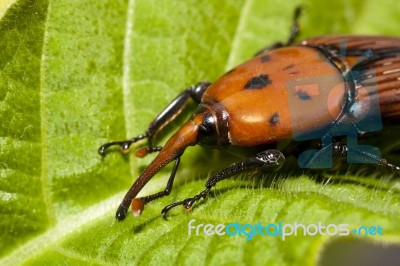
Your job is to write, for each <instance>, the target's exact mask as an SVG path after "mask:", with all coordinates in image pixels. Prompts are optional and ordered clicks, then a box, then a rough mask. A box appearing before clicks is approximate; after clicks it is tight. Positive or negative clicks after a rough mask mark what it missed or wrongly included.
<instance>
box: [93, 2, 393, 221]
mask: <svg viewBox="0 0 400 266" xmlns="http://www.w3.org/2000/svg"><path fill="white" fill-rule="evenodd" d="M300 12H301V8H297V9H296V11H295V13H294V19H293V21H294V22H293V25H292V28H291V32H290V36H289V38H288V40H287V41H286V42H285V43H275V44H273V45H271V46H268V47H266V48H264V49H262V50H261V51H260V52H258V53H257V54H256V55H255V57H254V58H252V59H250V60H249V61H247V62H245V63H243V64H241V65H239V66H237V67H235V68H233V69H232V70H230V71H228V72H227V73H225V74H224V75H223V76H222V77H220V78H219V79H218V80H216V81H215V82H214V83H211V82H207V81H203V82H199V83H198V84H196V85H193V86H190V87H189V88H187V89H185V90H184V91H183V92H182V93H180V94H179V95H178V96H177V97H176V98H175V99H174V100H173V101H172V102H171V103H170V104H169V105H168V106H167V107H166V108H165V109H164V110H163V111H162V112H161V113H160V114H159V115H158V116H157V117H156V118H155V119H154V120H153V121H152V122H151V123H150V124H149V126H148V128H147V130H146V131H145V133H143V134H140V135H138V136H136V137H134V138H132V139H129V140H125V141H116V142H109V143H106V144H104V145H102V146H101V147H100V148H99V150H98V152H99V154H100V155H102V156H105V154H106V150H107V149H108V148H109V147H110V146H114V145H117V146H120V148H121V149H122V151H123V152H128V151H129V149H130V146H131V145H132V144H133V143H135V142H137V141H139V140H143V139H147V140H148V142H149V146H147V147H143V148H140V149H138V150H137V152H136V155H137V156H138V157H143V156H146V155H147V154H148V153H151V152H158V154H157V156H156V157H155V159H154V160H153V161H152V162H151V163H150V164H149V165H148V166H147V167H146V168H145V169H144V170H143V172H142V173H141V174H140V176H139V177H138V178H137V179H136V181H135V182H134V184H133V185H132V187H131V188H130V189H129V191H128V192H127V193H126V195H125V197H124V198H123V200H122V202H121V204H120V205H119V207H118V210H117V212H116V218H117V219H118V220H123V219H125V217H126V214H127V212H128V209H129V207H131V208H132V210H133V212H134V215H135V216H137V215H140V214H141V212H142V211H143V209H144V205H145V204H147V203H148V202H150V201H153V200H155V199H158V198H161V197H164V196H167V195H169V194H170V192H171V189H172V185H173V182H174V178H175V175H176V172H177V170H178V166H179V163H180V157H181V156H182V154H183V153H184V151H185V149H186V148H187V147H189V146H193V145H197V144H199V145H202V146H206V147H212V148H218V149H223V148H227V147H242V148H245V149H247V148H249V149H250V148H252V147H258V148H260V149H264V150H263V151H261V152H259V153H257V154H256V155H255V156H253V157H250V158H248V159H245V160H241V161H239V162H236V163H233V164H232V165H230V166H228V167H227V168H225V169H223V170H221V171H219V172H217V173H216V174H214V175H212V176H211V177H210V178H209V179H208V180H207V181H206V184H205V187H206V188H205V189H204V190H203V191H201V192H200V193H199V194H197V195H195V196H194V197H190V198H187V199H185V200H183V201H179V202H175V203H172V204H170V205H168V206H166V207H165V208H164V209H163V210H162V211H161V213H162V215H163V217H164V218H165V219H166V214H167V212H168V211H169V210H170V209H172V208H174V207H176V206H179V205H183V206H184V207H185V208H186V209H190V208H191V207H192V206H193V204H194V203H196V202H198V201H199V200H201V199H203V198H206V197H207V195H208V193H209V192H210V190H211V189H212V187H214V186H215V185H216V184H217V183H218V182H219V181H221V180H223V179H226V178H228V177H231V176H234V175H237V174H239V173H243V172H248V171H250V170H254V169H265V170H268V169H278V168H279V167H280V166H281V165H282V164H283V162H284V161H285V157H286V156H287V155H290V154H292V153H293V152H294V149H293V147H294V146H293V145H288V146H287V147H286V148H284V149H283V150H278V149H277V144H279V143H280V142H282V141H287V140H293V143H294V141H297V142H299V143H301V142H307V141H309V140H310V139H321V140H322V145H320V146H319V147H322V148H321V149H320V150H312V151H309V152H305V153H301V154H300V155H299V156H302V157H301V160H300V158H299V165H300V167H311V168H329V167H331V162H330V156H332V154H333V155H347V156H348V161H349V155H352V158H353V159H352V160H353V161H351V160H350V162H355V163H375V164H379V165H384V166H386V167H388V168H390V169H392V170H393V171H395V172H400V168H399V167H398V166H396V165H393V164H390V163H388V162H387V161H386V160H385V159H382V158H381V157H380V152H379V150H377V149H376V148H374V147H371V146H368V145H357V143H356V142H357V138H358V137H359V136H364V135H368V133H370V132H372V131H379V130H380V129H382V127H383V128H386V127H389V126H391V125H395V124H396V121H398V120H397V119H398V117H399V115H400V105H399V102H400V95H399V94H398V91H399V90H400V39H399V38H396V37H385V36H350V35H333V36H329V35H328V36H319V37H312V38H309V39H305V40H303V41H301V42H298V43H295V39H296V37H297V35H298V32H299V24H298V18H299V15H300ZM190 99H193V100H194V101H195V102H197V103H198V107H197V109H196V110H195V111H194V113H193V115H192V116H191V117H190V119H189V120H188V121H187V122H186V123H185V124H183V125H182V126H181V127H180V128H179V129H178V130H177V132H176V133H174V134H173V135H172V136H171V137H170V138H169V140H168V141H167V142H166V144H165V145H164V146H163V147H160V146H153V145H152V140H153V137H154V136H155V134H156V133H158V132H159V131H160V130H161V129H162V128H163V127H164V126H165V125H166V124H168V123H170V122H171V121H172V120H173V119H174V118H175V117H176V115H177V114H178V113H180V112H181V111H182V110H183V109H184V107H185V105H186V103H187V102H188V101H189V100H190ZM343 129H344V130H343ZM344 135H346V136H347V137H348V138H347V143H344V142H341V141H336V140H335V138H336V137H337V136H344ZM300 151H301V150H300ZM327 158H328V159H327ZM172 161H175V164H174V166H173V168H172V172H171V175H170V177H169V180H168V182H167V185H166V188H165V189H164V190H163V191H161V192H158V193H155V194H152V195H149V196H145V197H141V198H136V196H137V195H138V193H139V192H140V191H141V189H142V188H143V187H144V186H145V185H146V183H147V182H148V181H149V180H150V179H151V178H152V177H153V176H154V175H155V174H156V173H157V172H159V171H160V170H161V169H162V168H164V167H165V166H166V165H167V164H168V163H170V162H172Z"/></svg>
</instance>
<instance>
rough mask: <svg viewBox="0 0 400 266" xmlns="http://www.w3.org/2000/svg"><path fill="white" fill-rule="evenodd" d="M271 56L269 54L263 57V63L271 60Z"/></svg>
mask: <svg viewBox="0 0 400 266" xmlns="http://www.w3.org/2000/svg"><path fill="white" fill-rule="evenodd" d="M270 60H271V57H270V56H269V55H264V56H262V57H261V63H265V62H269V61H270Z"/></svg>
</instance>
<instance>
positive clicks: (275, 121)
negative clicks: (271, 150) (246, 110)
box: [268, 113, 280, 126]
mask: <svg viewBox="0 0 400 266" xmlns="http://www.w3.org/2000/svg"><path fill="white" fill-rule="evenodd" d="M279 121H280V117H279V113H274V114H273V115H272V116H271V117H270V119H269V120H268V122H269V124H270V125H271V126H275V125H276V124H278V123H279Z"/></svg>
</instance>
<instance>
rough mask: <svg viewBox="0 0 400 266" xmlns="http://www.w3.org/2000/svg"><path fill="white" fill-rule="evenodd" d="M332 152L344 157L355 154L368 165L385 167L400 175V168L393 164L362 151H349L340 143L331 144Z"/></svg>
mask: <svg viewBox="0 0 400 266" xmlns="http://www.w3.org/2000/svg"><path fill="white" fill-rule="evenodd" d="M332 145H333V146H332V150H333V154H334V155H338V156H344V155H346V154H347V153H348V152H349V151H351V152H353V153H357V154H358V156H360V157H361V158H363V159H364V160H365V161H366V162H369V163H375V164H377V165H381V166H384V167H387V168H388V169H390V170H391V171H392V172H394V173H396V174H400V167H399V166H397V165H394V164H391V163H389V162H388V161H387V160H386V159H384V158H380V157H377V156H375V155H374V154H369V153H367V152H365V151H363V150H354V149H349V148H348V146H347V145H346V144H344V143H342V142H334V143H333V144H332Z"/></svg>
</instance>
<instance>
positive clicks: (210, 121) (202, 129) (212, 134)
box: [199, 114, 218, 146]
mask: <svg viewBox="0 0 400 266" xmlns="http://www.w3.org/2000/svg"><path fill="white" fill-rule="evenodd" d="M217 138H218V136H217V130H216V125H215V119H214V116H213V115H211V114H207V115H205V117H204V119H203V122H202V124H200V125H199V142H200V143H202V144H204V145H206V146H214V145H216V141H217Z"/></svg>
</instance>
